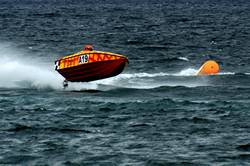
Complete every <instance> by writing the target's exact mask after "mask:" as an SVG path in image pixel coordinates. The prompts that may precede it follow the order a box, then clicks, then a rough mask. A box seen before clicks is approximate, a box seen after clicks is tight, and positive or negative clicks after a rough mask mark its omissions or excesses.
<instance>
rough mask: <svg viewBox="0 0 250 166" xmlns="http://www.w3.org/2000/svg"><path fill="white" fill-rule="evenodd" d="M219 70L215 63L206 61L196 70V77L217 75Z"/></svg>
mask: <svg viewBox="0 0 250 166" xmlns="http://www.w3.org/2000/svg"><path fill="white" fill-rule="evenodd" d="M219 70H220V67H219V65H218V63H217V62H215V61H213V60H208V61H206V62H205V63H204V64H203V65H202V66H201V67H200V69H199V70H198V72H197V75H210V74H217V73H218V72H219Z"/></svg>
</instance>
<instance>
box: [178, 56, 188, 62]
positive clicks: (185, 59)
mask: <svg viewBox="0 0 250 166" xmlns="http://www.w3.org/2000/svg"><path fill="white" fill-rule="evenodd" d="M178 59H180V60H183V61H189V59H188V58H186V57H178Z"/></svg>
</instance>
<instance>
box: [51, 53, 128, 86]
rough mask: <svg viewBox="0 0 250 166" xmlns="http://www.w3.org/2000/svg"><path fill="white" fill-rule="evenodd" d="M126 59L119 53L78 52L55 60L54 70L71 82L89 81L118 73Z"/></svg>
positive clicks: (126, 61) (124, 64)
mask: <svg viewBox="0 0 250 166" xmlns="http://www.w3.org/2000/svg"><path fill="white" fill-rule="evenodd" d="M127 63H128V59H127V58H126V57H124V56H122V55H119V54H113V53H109V52H100V51H91V52H79V53H76V54H73V55H71V56H66V57H64V58H62V59H60V60H58V61H56V70H57V71H58V72H59V73H60V74H61V75H62V76H63V77H64V78H65V80H67V81H71V82H89V81H95V80H100V79H104V78H108V77H113V76H116V75H118V74H120V73H121V72H122V71H123V69H124V67H125V66H126V64H127Z"/></svg>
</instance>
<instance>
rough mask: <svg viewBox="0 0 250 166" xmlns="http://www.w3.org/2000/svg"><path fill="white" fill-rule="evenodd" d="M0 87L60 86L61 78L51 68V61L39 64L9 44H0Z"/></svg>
mask: <svg viewBox="0 0 250 166" xmlns="http://www.w3.org/2000/svg"><path fill="white" fill-rule="evenodd" d="M0 56H1V61H0V87H5V88H14V87H15V88H38V89H40V88H53V89H58V88H61V87H62V81H63V78H62V77H61V76H60V75H59V74H57V73H56V71H54V69H53V67H54V66H53V63H52V64H49V65H48V66H40V65H39V62H38V61H39V60H38V59H37V60H36V59H31V58H27V56H25V55H24V54H22V53H21V52H20V51H17V50H16V49H15V48H13V47H11V45H10V44H2V45H1V46H0Z"/></svg>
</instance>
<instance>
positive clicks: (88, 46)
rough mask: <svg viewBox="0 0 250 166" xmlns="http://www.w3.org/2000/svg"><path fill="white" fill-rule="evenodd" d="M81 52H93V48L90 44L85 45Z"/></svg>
mask: <svg viewBox="0 0 250 166" xmlns="http://www.w3.org/2000/svg"><path fill="white" fill-rule="evenodd" d="M83 51H93V46H92V45H90V44H88V45H85V46H84V49H83Z"/></svg>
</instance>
